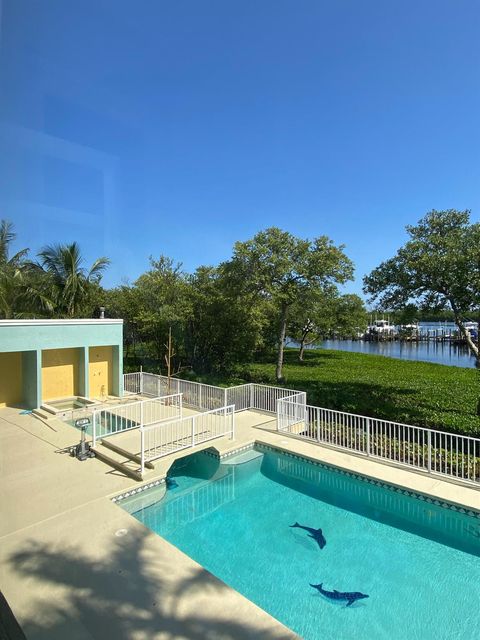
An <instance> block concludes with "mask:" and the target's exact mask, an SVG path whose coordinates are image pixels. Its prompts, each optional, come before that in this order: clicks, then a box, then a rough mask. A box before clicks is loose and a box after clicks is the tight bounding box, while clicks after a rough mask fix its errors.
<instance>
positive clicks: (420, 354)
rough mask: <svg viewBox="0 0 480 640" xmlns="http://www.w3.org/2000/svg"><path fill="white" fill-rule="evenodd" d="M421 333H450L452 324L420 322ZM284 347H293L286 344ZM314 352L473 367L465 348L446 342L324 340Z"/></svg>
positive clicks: (471, 357)
mask: <svg viewBox="0 0 480 640" xmlns="http://www.w3.org/2000/svg"><path fill="white" fill-rule="evenodd" d="M420 327H421V331H422V332H427V331H430V332H431V335H434V332H435V331H438V335H440V334H441V332H442V330H443V331H445V332H447V331H448V332H453V331H454V330H455V329H456V327H455V325H454V324H453V323H450V322H447V323H426V322H425V323H422V322H421V323H420ZM288 346H290V347H295V346H297V345H296V343H295V342H293V341H290V342H289V343H288ZM310 348H314V349H338V350H339V351H354V352H356V353H368V354H373V355H380V356H387V357H389V358H400V359H401V360H419V361H421V362H434V363H436V364H446V365H450V366H453V367H467V368H475V358H474V357H473V356H472V355H471V354H470V352H469V350H468V348H467V347H466V346H462V345H460V346H459V345H454V344H451V343H450V342H436V341H435V340H428V341H427V340H425V341H422V342H402V341H400V340H398V341H394V342H365V341H363V340H324V341H323V342H321V343H320V344H318V345H315V346H312V347H310Z"/></svg>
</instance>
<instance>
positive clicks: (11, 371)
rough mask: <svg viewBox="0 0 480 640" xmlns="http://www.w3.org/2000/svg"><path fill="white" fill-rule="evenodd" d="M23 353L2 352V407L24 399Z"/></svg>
mask: <svg viewBox="0 0 480 640" xmlns="http://www.w3.org/2000/svg"><path fill="white" fill-rule="evenodd" d="M22 395H23V390H22V353H21V352H20V351H13V352H11V353H0V407H7V406H16V405H18V404H19V403H21V401H22Z"/></svg>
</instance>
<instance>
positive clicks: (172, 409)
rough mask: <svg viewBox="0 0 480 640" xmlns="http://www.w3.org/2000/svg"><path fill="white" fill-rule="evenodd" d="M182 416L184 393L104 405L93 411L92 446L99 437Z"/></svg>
mask: <svg viewBox="0 0 480 640" xmlns="http://www.w3.org/2000/svg"><path fill="white" fill-rule="evenodd" d="M181 416H182V394H181V393H175V394H172V395H169V396H162V397H159V398H152V399H149V400H136V401H135V402H129V403H126V404H125V403H124V404H119V405H115V406H113V407H102V408H101V409H95V410H94V411H93V427H92V446H94V447H95V445H96V441H97V438H106V437H108V436H112V435H115V434H116V433H120V432H121V431H129V430H130V429H138V428H139V427H141V426H145V425H150V424H156V423H159V422H162V421H165V420H171V419H172V418H179V417H181Z"/></svg>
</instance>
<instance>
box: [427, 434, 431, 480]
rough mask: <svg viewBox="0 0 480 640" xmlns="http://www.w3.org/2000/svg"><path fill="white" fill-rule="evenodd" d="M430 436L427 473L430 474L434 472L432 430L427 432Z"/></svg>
mask: <svg viewBox="0 0 480 640" xmlns="http://www.w3.org/2000/svg"><path fill="white" fill-rule="evenodd" d="M427 434H428V440H427V443H428V459H427V471H428V473H430V472H431V470H432V432H431V431H430V430H428V431H427Z"/></svg>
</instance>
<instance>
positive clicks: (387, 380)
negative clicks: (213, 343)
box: [202, 349, 480, 436]
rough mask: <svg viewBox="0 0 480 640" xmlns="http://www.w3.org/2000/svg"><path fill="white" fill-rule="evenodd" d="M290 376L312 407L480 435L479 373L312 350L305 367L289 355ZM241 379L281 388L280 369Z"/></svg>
mask: <svg viewBox="0 0 480 640" xmlns="http://www.w3.org/2000/svg"><path fill="white" fill-rule="evenodd" d="M284 375H285V386H288V387H290V388H292V389H298V390H299V391H306V392H307V401H308V403H309V404H314V405H318V406H323V407H328V408H330V409H339V410H342V411H349V412H352V413H360V414H364V415H367V416H374V417H380V418H386V419H388V420H393V421H396V422H405V423H407V424H414V425H419V426H424V427H432V428H436V429H444V430H447V431H456V432H460V433H465V434H468V435H476V436H480V417H479V416H477V415H476V409H477V403H478V399H479V397H480V372H478V371H476V370H475V369H461V368H459V367H447V366H444V365H438V364H430V363H426V362H411V361H405V360H397V359H394V358H387V357H384V356H373V355H365V354H360V353H349V352H346V351H331V350H324V349H319V350H315V351H313V350H312V351H308V352H307V353H306V354H305V361H304V362H303V363H300V362H299V361H298V359H297V351H296V350H295V351H293V350H287V351H286V354H285V368H284ZM241 380H245V381H250V382H263V383H268V384H275V366H274V365H273V364H252V365H249V366H246V367H243V368H242V369H241V371H239V375H238V377H236V378H235V381H236V382H240V381H241ZM202 381H204V382H207V381H210V382H213V383H217V384H218V383H220V382H223V383H228V382H233V380H226V379H224V380H220V379H219V378H218V377H217V378H215V379H213V378H209V379H208V380H207V379H205V378H202Z"/></svg>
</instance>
